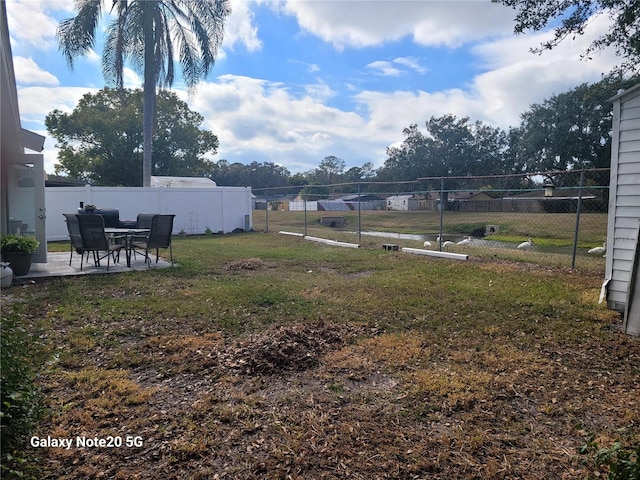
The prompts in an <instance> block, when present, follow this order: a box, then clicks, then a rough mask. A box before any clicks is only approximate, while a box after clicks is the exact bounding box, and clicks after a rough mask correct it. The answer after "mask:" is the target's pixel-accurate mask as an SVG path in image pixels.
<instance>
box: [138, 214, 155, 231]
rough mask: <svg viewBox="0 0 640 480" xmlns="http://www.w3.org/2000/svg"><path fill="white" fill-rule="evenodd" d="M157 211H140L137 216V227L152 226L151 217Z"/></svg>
mask: <svg viewBox="0 0 640 480" xmlns="http://www.w3.org/2000/svg"><path fill="white" fill-rule="evenodd" d="M154 215H157V214H156V213H139V214H138V217H137V218H136V228H151V219H152V218H153V216H154Z"/></svg>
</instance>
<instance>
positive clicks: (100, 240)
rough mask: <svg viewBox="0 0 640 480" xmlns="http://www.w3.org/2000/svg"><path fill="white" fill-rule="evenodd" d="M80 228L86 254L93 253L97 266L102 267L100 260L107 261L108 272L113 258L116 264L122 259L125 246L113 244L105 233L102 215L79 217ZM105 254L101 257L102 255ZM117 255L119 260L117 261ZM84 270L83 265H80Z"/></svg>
mask: <svg viewBox="0 0 640 480" xmlns="http://www.w3.org/2000/svg"><path fill="white" fill-rule="evenodd" d="M76 218H77V219H78V223H79V226H80V236H81V237H82V244H83V248H84V251H85V252H92V253H93V261H94V263H95V265H96V266H100V260H102V259H104V258H106V259H107V271H109V265H110V263H111V257H113V261H114V263H115V262H116V261H117V260H119V259H120V250H122V249H123V248H124V247H125V245H124V244H123V243H111V242H110V241H109V238H108V237H107V234H106V233H105V231H104V218H103V217H102V215H77V216H76ZM103 252H104V254H103V255H102V256H101V254H102V253H103ZM116 254H117V260H116ZM80 270H82V263H81V264H80Z"/></svg>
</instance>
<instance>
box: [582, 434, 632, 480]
mask: <svg viewBox="0 0 640 480" xmlns="http://www.w3.org/2000/svg"><path fill="white" fill-rule="evenodd" d="M580 453H592V454H593V459H594V462H595V465H596V467H597V468H600V469H604V470H605V471H606V472H608V477H607V478H608V479H609V480H636V479H639V478H640V464H639V463H638V458H639V457H640V444H638V445H636V446H635V447H633V448H631V449H630V450H627V449H625V448H622V443H620V442H614V443H613V445H611V447H608V448H607V447H598V444H597V443H596V442H594V441H593V440H590V441H589V442H587V443H586V444H585V445H583V446H582V447H581V448H580Z"/></svg>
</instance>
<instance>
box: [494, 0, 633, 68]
mask: <svg viewBox="0 0 640 480" xmlns="http://www.w3.org/2000/svg"><path fill="white" fill-rule="evenodd" d="M492 1H493V2H494V3H502V4H503V5H506V6H509V7H511V8H513V9H514V10H515V11H516V18H515V27H514V31H515V33H517V34H520V33H524V32H526V31H527V30H531V31H539V30H542V29H543V28H546V27H547V26H549V25H557V26H556V27H555V29H554V30H555V32H554V37H553V39H551V40H549V41H546V42H544V43H542V44H541V45H540V47H539V48H538V49H536V50H535V51H536V52H541V51H543V50H551V49H553V48H555V47H556V46H557V45H558V44H559V43H560V42H562V41H563V40H564V39H566V38H568V37H575V36H576V35H582V34H583V33H584V31H585V28H586V26H587V25H588V23H589V22H590V21H591V20H592V19H593V17H594V16H596V15H607V16H609V18H610V19H611V28H610V29H609V30H608V31H607V32H606V33H604V34H602V35H601V36H600V37H598V38H596V39H595V40H594V41H593V42H592V43H591V45H590V46H589V47H588V48H587V50H586V51H585V52H583V53H582V56H583V57H585V58H588V57H589V56H590V55H591V54H592V53H593V52H594V51H598V50H602V49H604V48H607V47H613V48H614V49H615V51H616V53H617V54H618V56H620V57H621V58H622V59H623V60H622V64H621V65H620V68H621V69H622V70H627V71H631V72H635V73H640V29H639V27H640V7H639V6H638V1H637V0H535V1H531V0H492Z"/></svg>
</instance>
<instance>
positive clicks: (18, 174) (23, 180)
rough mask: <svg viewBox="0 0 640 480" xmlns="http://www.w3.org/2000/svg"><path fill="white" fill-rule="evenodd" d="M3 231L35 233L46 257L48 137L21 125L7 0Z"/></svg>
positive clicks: (0, 193)
mask: <svg viewBox="0 0 640 480" xmlns="http://www.w3.org/2000/svg"><path fill="white" fill-rule="evenodd" d="M0 80H1V82H0V110H1V112H2V119H1V121H0V126H1V131H0V140H1V141H0V172H1V174H0V178H1V185H0V204H1V207H0V233H1V234H3V235H4V234H7V233H16V232H20V233H22V234H28V235H34V236H35V237H36V238H37V239H38V240H39V241H40V248H39V249H38V252H37V253H35V254H34V255H33V261H34V262H36V263H45V262H46V261H47V242H46V231H45V219H46V210H45V203H44V202H45V200H44V196H45V195H44V158H43V155H42V154H40V153H31V154H29V153H26V152H25V150H30V151H33V152H42V150H43V148H44V140H45V137H43V136H42V135H38V134H37V133H34V132H30V131H29V130H25V129H24V128H22V125H21V122H20V109H19V108H18V91H17V88H16V79H15V74H14V70H13V56H12V54H11V44H10V40H9V28H8V26H7V11H6V5H5V2H0Z"/></svg>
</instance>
